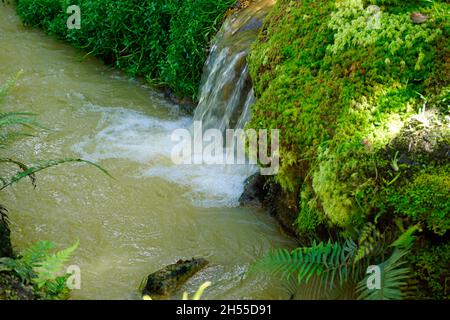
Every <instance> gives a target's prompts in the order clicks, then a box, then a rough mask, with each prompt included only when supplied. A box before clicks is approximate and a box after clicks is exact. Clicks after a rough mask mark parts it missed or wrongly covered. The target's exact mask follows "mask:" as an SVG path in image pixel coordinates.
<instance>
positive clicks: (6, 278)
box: [0, 272, 35, 300]
mask: <svg viewBox="0 0 450 320" xmlns="http://www.w3.org/2000/svg"><path fill="white" fill-rule="evenodd" d="M34 299H35V296H34V292H33V287H32V286H27V285H25V284H23V282H22V281H21V280H20V279H19V278H18V277H16V276H15V275H14V274H12V273H9V272H0V300H34Z"/></svg>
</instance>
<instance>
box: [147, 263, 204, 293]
mask: <svg viewBox="0 0 450 320" xmlns="http://www.w3.org/2000/svg"><path fill="white" fill-rule="evenodd" d="M207 265H208V261H207V260H206V259H203V258H193V259H192V260H179V261H178V262H177V263H174V264H171V265H168V266H167V267H165V268H163V269H161V270H159V271H156V272H154V273H152V274H150V275H149V276H148V277H147V281H146V284H145V287H144V288H143V289H142V293H143V294H144V295H149V296H151V297H154V296H155V295H156V296H168V295H170V294H171V293H173V292H174V291H175V290H176V289H178V288H179V287H180V286H181V285H183V284H184V283H185V282H186V281H187V280H189V278H191V277H192V276H193V275H194V274H196V273H197V272H198V271H200V270H201V269H203V268H204V267H206V266H207Z"/></svg>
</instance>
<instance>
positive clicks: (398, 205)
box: [388, 165, 450, 236]
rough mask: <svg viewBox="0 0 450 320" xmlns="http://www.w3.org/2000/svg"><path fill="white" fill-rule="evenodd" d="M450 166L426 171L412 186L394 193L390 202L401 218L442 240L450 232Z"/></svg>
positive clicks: (409, 185)
mask: <svg viewBox="0 0 450 320" xmlns="http://www.w3.org/2000/svg"><path fill="white" fill-rule="evenodd" d="M449 199H450V166H449V165H447V166H444V167H442V168H440V169H438V170H437V169H434V170H430V169H426V170H423V172H420V173H418V174H416V175H415V176H414V178H413V179H412V181H411V182H408V183H405V185H404V186H402V188H400V189H398V190H394V191H392V193H391V194H389V195H388V201H389V203H390V205H391V206H392V207H393V208H394V212H395V213H396V214H397V215H399V216H406V217H408V218H410V219H411V221H412V222H413V223H422V224H423V225H424V226H426V228H427V229H429V230H430V231H432V232H434V233H436V234H437V235H440V236H443V235H444V234H445V233H446V232H447V230H449V229H450V202H449Z"/></svg>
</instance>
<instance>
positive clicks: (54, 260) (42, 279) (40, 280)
mask: <svg viewBox="0 0 450 320" xmlns="http://www.w3.org/2000/svg"><path fill="white" fill-rule="evenodd" d="M78 245H79V241H77V242H75V243H74V244H73V245H72V246H70V247H68V248H66V249H64V250H61V251H58V252H56V253H53V254H50V255H47V256H46V257H45V259H44V260H42V261H41V262H39V263H38V265H37V266H36V267H35V268H34V270H35V272H36V274H37V277H36V278H35V279H33V282H34V283H35V284H36V285H37V286H38V288H42V287H43V286H44V285H45V284H46V283H47V281H49V280H53V279H55V278H56V274H57V272H59V271H60V270H61V269H62V267H63V266H64V264H65V263H66V262H67V261H68V260H69V258H70V256H71V255H72V253H73V252H74V251H75V250H76V249H77V248H78Z"/></svg>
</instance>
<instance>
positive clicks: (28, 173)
mask: <svg viewBox="0 0 450 320" xmlns="http://www.w3.org/2000/svg"><path fill="white" fill-rule="evenodd" d="M69 162H81V163H86V164H89V165H91V166H94V167H96V168H97V169H99V170H100V171H102V172H103V173H104V174H106V175H107V176H109V177H110V178H112V179H114V178H113V177H112V176H111V174H110V173H109V172H108V171H106V170H105V169H104V168H102V167H101V166H99V165H98V164H96V163H94V162H91V161H88V160H84V159H73V158H67V159H59V160H49V161H45V162H42V163H40V164H37V165H34V166H31V167H28V168H27V169H26V170H23V171H21V172H18V173H16V174H15V175H14V176H13V177H11V179H10V180H9V181H8V182H6V183H4V184H3V185H2V187H1V188H0V191H1V190H3V189H5V188H6V187H9V186H10V185H12V184H14V183H17V182H19V181H20V180H22V179H23V178H26V177H29V176H32V175H34V174H35V173H37V172H39V171H42V170H44V169H48V168H51V167H55V166H58V165H60V164H64V163H69Z"/></svg>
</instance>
